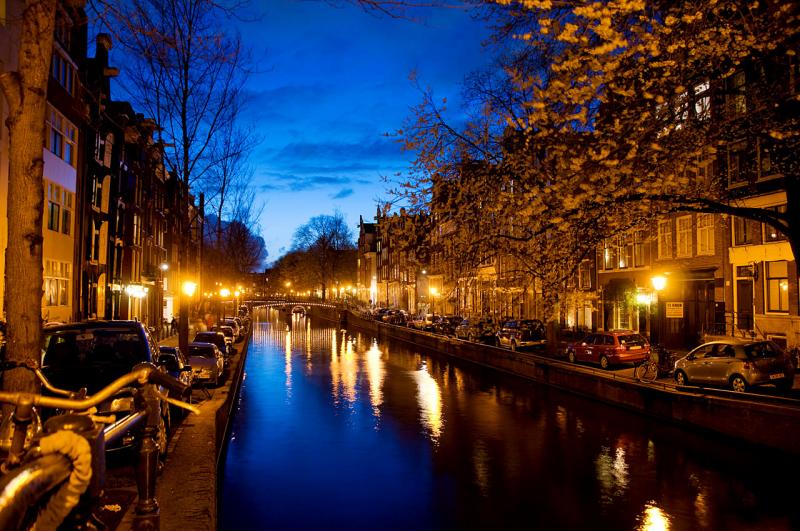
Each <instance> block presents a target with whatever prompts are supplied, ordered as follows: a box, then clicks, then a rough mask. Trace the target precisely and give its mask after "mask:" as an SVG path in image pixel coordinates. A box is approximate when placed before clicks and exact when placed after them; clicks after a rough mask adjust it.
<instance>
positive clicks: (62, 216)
mask: <svg viewBox="0 0 800 531" xmlns="http://www.w3.org/2000/svg"><path fill="white" fill-rule="evenodd" d="M73 195H74V194H73V193H72V192H69V191H67V190H64V189H63V188H61V187H60V186H58V185H57V184H53V183H47V228H48V230H52V231H54V232H59V230H60V231H61V232H62V233H64V234H67V235H69V234H70V233H71V232H72V203H73Z"/></svg>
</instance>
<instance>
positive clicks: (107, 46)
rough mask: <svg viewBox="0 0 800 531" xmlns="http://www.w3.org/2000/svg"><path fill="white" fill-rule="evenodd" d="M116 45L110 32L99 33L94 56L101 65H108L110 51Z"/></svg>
mask: <svg viewBox="0 0 800 531" xmlns="http://www.w3.org/2000/svg"><path fill="white" fill-rule="evenodd" d="M113 46H114V43H113V42H112V41H111V35H109V34H108V33H98V34H97V39H96V40H95V51H94V57H95V59H97V60H98V61H99V62H100V64H101V65H103V66H104V67H105V66H108V52H109V50H111V48H112V47H113Z"/></svg>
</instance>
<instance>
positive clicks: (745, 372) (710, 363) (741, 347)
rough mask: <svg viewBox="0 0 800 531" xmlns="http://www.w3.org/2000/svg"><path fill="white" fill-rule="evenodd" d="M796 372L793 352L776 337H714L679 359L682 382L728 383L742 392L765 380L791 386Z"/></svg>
mask: <svg viewBox="0 0 800 531" xmlns="http://www.w3.org/2000/svg"><path fill="white" fill-rule="evenodd" d="M794 373H795V369H794V365H793V364H792V360H791V358H790V357H789V355H788V354H787V353H786V352H784V351H783V349H781V348H780V347H779V346H778V345H776V344H775V343H774V342H772V341H743V340H735V339H731V340H725V341H711V342H709V343H704V344H703V345H700V346H699V347H697V348H696V349H694V350H692V351H691V352H689V354H687V355H686V356H684V357H683V358H681V359H679V360H678V361H676V362H675V381H676V382H677V383H678V385H688V384H698V385H715V386H725V387H730V388H731V389H732V390H734V391H739V392H742V391H747V390H748V389H750V388H751V387H754V386H758V385H764V384H773V385H775V386H776V387H777V388H778V389H781V390H784V391H785V390H788V389H791V388H792V386H793V385H794Z"/></svg>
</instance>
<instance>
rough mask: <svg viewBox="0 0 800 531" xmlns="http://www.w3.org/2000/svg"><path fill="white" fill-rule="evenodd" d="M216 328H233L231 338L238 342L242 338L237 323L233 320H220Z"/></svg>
mask: <svg viewBox="0 0 800 531" xmlns="http://www.w3.org/2000/svg"><path fill="white" fill-rule="evenodd" d="M217 326H230V327H231V328H233V337H234V340H236V341H239V340H240V339H241V338H243V337H244V336H243V335H242V330H241V328H240V327H239V323H237V322H236V321H235V320H234V319H233V318H231V317H228V318H227V319H222V320H221V321H220V322H219V323H217Z"/></svg>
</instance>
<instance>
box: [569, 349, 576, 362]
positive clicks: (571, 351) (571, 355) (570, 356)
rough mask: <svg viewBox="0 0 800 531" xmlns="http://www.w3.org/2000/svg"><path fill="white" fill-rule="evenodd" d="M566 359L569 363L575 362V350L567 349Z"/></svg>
mask: <svg viewBox="0 0 800 531" xmlns="http://www.w3.org/2000/svg"><path fill="white" fill-rule="evenodd" d="M567 359H568V360H569V362H570V363H575V362H576V361H577V360H576V359H575V351H574V350H568V351H567Z"/></svg>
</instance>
